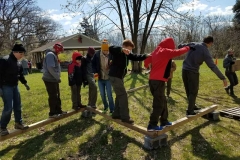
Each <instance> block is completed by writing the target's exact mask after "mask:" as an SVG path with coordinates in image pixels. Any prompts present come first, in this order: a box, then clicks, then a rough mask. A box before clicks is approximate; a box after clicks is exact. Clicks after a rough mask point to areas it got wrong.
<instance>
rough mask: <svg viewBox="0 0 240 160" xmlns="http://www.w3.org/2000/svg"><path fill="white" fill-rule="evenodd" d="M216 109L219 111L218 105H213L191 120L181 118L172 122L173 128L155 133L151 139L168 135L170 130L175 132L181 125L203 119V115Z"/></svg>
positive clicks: (166, 128)
mask: <svg viewBox="0 0 240 160" xmlns="http://www.w3.org/2000/svg"><path fill="white" fill-rule="evenodd" d="M216 109H217V105H212V106H210V107H206V108H203V109H201V110H200V112H199V113H198V114H197V115H196V116H193V117H189V118H187V117H184V118H181V119H179V120H176V121H174V122H172V124H173V125H172V126H168V127H165V128H164V129H163V130H161V131H155V132H153V133H152V136H151V137H157V136H159V135H161V134H164V133H166V132H168V131H170V130H173V129H175V128H177V127H179V126H181V125H184V124H186V123H188V122H190V121H193V120H195V119H197V118H199V117H202V116H203V115H206V114H208V113H211V112H213V111H214V110H216Z"/></svg>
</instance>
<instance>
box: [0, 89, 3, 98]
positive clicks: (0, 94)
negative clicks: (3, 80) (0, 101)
mask: <svg viewBox="0 0 240 160" xmlns="http://www.w3.org/2000/svg"><path fill="white" fill-rule="evenodd" d="M2 96H3V91H2V89H1V88H0V97H2Z"/></svg>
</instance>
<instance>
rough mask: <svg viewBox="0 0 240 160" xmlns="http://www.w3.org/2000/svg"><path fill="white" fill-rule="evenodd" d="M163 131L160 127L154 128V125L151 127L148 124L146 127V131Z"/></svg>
mask: <svg viewBox="0 0 240 160" xmlns="http://www.w3.org/2000/svg"><path fill="white" fill-rule="evenodd" d="M162 129H163V127H162V126H160V127H159V126H157V125H156V126H155V125H151V124H149V125H148V127H147V131H160V130H162Z"/></svg>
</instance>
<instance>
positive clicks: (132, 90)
mask: <svg viewBox="0 0 240 160" xmlns="http://www.w3.org/2000/svg"><path fill="white" fill-rule="evenodd" d="M148 86H149V85H148V84H147V85H143V86H140V87H136V88H133V89H129V90H128V91H127V93H131V92H134V91H136V90H139V89H143V88H146V87H148Z"/></svg>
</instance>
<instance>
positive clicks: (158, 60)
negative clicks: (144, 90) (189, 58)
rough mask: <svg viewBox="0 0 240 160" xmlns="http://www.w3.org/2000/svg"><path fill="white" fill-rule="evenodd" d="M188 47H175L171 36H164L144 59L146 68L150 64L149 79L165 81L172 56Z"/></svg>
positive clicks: (168, 74)
mask: <svg viewBox="0 0 240 160" xmlns="http://www.w3.org/2000/svg"><path fill="white" fill-rule="evenodd" d="M188 50H189V47H188V46H186V47H183V48H181V49H175V44H174V41H173V38H166V39H164V40H163V41H161V42H160V43H159V45H158V46H157V48H156V49H155V50H154V51H153V52H152V53H151V56H149V57H148V58H147V59H146V60H145V61H144V66H145V67H146V68H147V67H148V66H149V64H151V71H150V77H149V79H150V80H161V81H164V82H166V81H167V80H168V78H169V76H170V71H171V64H172V58H173V57H177V56H180V55H181V54H184V53H186V52H187V51H188Z"/></svg>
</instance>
